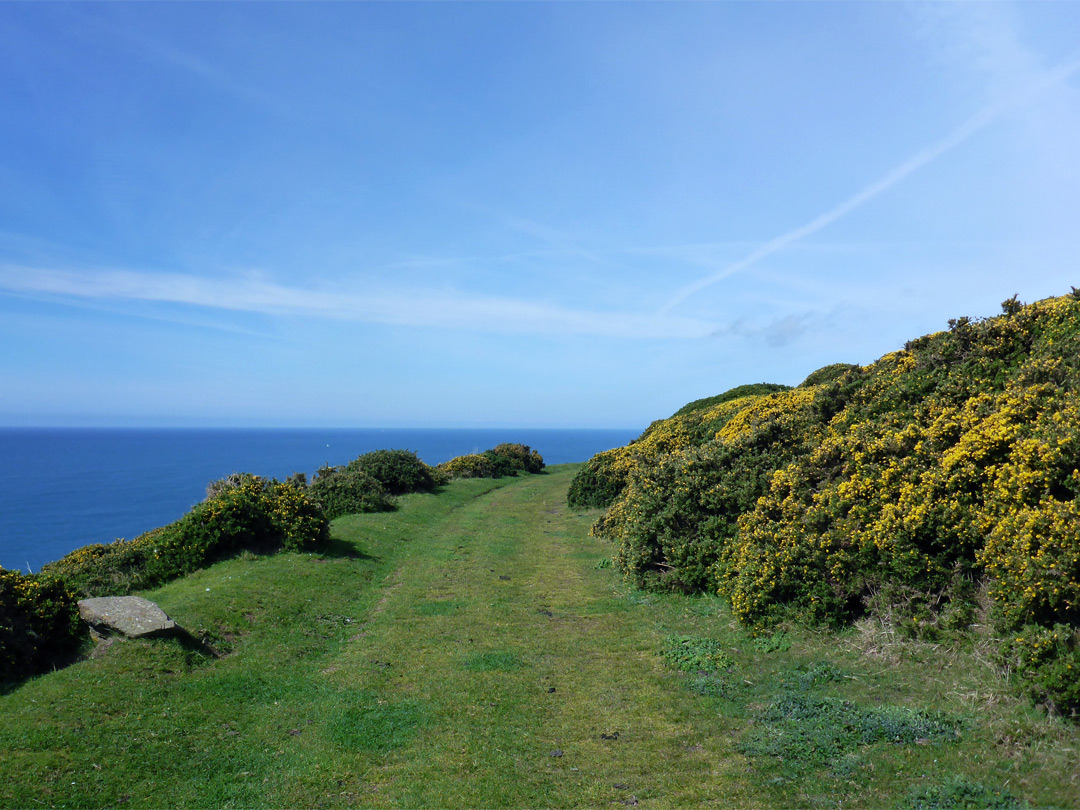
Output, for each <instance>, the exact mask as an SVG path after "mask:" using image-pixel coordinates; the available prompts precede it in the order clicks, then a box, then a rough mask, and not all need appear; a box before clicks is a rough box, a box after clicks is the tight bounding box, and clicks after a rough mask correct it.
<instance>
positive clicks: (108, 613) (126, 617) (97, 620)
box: [79, 596, 177, 638]
mask: <svg viewBox="0 0 1080 810" xmlns="http://www.w3.org/2000/svg"><path fill="white" fill-rule="evenodd" d="M79 615H80V616H82V619H83V621H85V622H86V623H87V624H89V625H90V627H91V628H92V629H94V630H96V631H98V632H102V631H105V632H116V633H121V634H122V635H125V636H127V637H128V638H147V637H152V636H163V635H169V634H171V633H175V632H176V629H177V628H176V622H174V621H173V620H172V619H170V618H169V617H168V616H167V615H165V611H163V610H162V609H161V608H159V607H158V606H157V605H155V604H154V603H153V602H151V601H150V600H149V599H143V598H142V597H141V596H99V597H96V598H94V599H80V600H79Z"/></svg>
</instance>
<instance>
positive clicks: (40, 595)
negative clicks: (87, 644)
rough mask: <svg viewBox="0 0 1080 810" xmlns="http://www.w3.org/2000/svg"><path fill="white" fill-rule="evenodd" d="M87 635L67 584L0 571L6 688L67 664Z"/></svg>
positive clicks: (0, 651) (0, 655)
mask: <svg viewBox="0 0 1080 810" xmlns="http://www.w3.org/2000/svg"><path fill="white" fill-rule="evenodd" d="M81 630H82V627H81V623H80V621H79V610H78V608H77V607H76V604H75V596H74V594H72V593H71V591H70V590H68V588H67V587H66V586H65V584H64V583H63V582H61V581H59V580H56V579H53V578H48V577H41V576H29V577H28V576H23V575H22V574H20V573H19V572H17V571H8V570H6V569H3V568H0V683H6V682H10V681H14V680H16V679H18V678H22V677H25V676H27V675H34V674H37V673H39V672H44V671H46V670H48V669H50V668H52V667H53V666H54V665H56V664H59V663H63V662H64V661H66V660H67V659H68V658H70V657H72V656H73V655H74V654H75V652H76V651H77V649H78V647H79V640H80V637H81V635H82V633H81Z"/></svg>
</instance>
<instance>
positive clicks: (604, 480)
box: [566, 450, 629, 508]
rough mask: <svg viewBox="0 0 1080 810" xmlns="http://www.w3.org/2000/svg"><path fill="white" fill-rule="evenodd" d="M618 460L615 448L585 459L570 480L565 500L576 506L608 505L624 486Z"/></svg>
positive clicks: (624, 479) (625, 477)
mask: <svg viewBox="0 0 1080 810" xmlns="http://www.w3.org/2000/svg"><path fill="white" fill-rule="evenodd" d="M619 460H620V457H619V454H618V453H617V452H616V451H615V450H605V451H604V452H602V453H597V454H596V455H595V456H593V457H592V458H590V459H589V460H588V461H586V462H585V464H584V465H583V466H582V467H581V469H580V470H578V471H577V474H576V475H575V476H574V478H573V480H572V481H571V482H570V489H569V490H568V491H567V493H566V502H567V503H568V504H569V505H570V506H572V507H577V508H581V507H590V506H608V505H610V504H611V503H612V502H613V501H614V500H615V499H616V498H618V497H619V493H620V492H622V491H623V489H624V488H625V487H626V482H627V475H624V474H623V471H622V470H621V469H619V465H618V461H619ZM626 472H627V474H628V473H629V470H627V471H626Z"/></svg>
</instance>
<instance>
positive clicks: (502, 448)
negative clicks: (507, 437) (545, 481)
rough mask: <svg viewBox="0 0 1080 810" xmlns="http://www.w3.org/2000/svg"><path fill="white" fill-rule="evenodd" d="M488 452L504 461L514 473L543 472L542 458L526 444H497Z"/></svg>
mask: <svg viewBox="0 0 1080 810" xmlns="http://www.w3.org/2000/svg"><path fill="white" fill-rule="evenodd" d="M488 452H490V453H491V454H492V455H494V456H495V457H496V458H499V459H504V460H505V461H506V463H508V464H509V465H510V467H511V468H512V469H513V470H514V472H527V473H534V474H535V473H539V472H543V470H544V457H543V456H541V455H540V454H539V453H538V452H536V451H535V450H533V449H532V448H530V447H529V446H528V445H527V444H498V445H495V447H493V448H492V449H491V450H490V451H488Z"/></svg>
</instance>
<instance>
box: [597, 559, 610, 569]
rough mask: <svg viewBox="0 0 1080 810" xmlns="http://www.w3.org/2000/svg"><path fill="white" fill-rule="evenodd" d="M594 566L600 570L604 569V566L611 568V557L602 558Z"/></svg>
mask: <svg viewBox="0 0 1080 810" xmlns="http://www.w3.org/2000/svg"><path fill="white" fill-rule="evenodd" d="M593 568H595V569H596V570H598V571H600V570H603V569H604V568H611V558H610V557H604V558H603V559H602V560H600V562H598V563H597V564H596V565H594V566H593Z"/></svg>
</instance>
